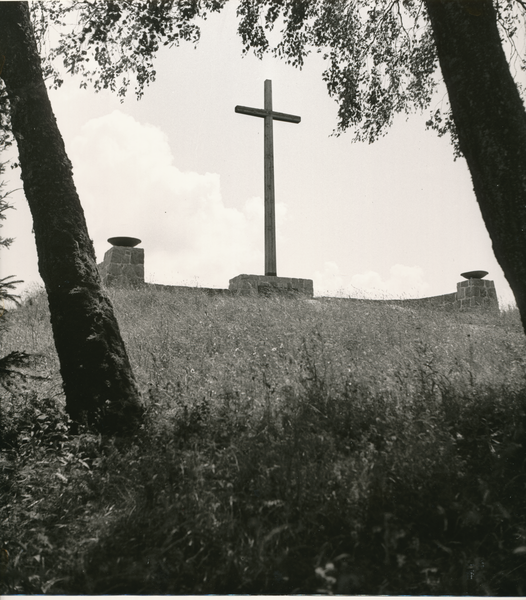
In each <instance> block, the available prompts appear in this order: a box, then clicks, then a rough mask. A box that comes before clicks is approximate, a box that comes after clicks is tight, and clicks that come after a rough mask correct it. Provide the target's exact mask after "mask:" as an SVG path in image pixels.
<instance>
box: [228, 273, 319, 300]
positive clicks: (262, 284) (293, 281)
mask: <svg viewBox="0 0 526 600" xmlns="http://www.w3.org/2000/svg"><path fill="white" fill-rule="evenodd" d="M228 289H229V290H230V292H233V293H238V294H243V295H250V294H261V295H272V294H279V295H285V296H308V297H309V298H312V296H313V294H314V286H313V283H312V279H297V278H294V277H274V276H272V275H238V276H237V277H234V278H233V279H231V280H230V282H229V286H228Z"/></svg>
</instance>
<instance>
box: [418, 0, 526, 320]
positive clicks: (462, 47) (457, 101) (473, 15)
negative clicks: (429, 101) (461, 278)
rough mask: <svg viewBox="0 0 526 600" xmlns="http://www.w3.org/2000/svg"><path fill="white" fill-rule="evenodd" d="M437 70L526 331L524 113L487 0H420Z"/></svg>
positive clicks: (487, 226)
mask: <svg viewBox="0 0 526 600" xmlns="http://www.w3.org/2000/svg"><path fill="white" fill-rule="evenodd" d="M425 2H426V6H427V12H428V14H429V17H430V20H431V26H432V29H433V35H434V38H435V44H436V48H437V54H438V58H439V61H440V67H441V69H442V75H443V77H444V81H445V83H446V86H447V90H448V95H449V102H450V104H451V109H452V113H453V118H454V121H455V125H456V128H457V131H458V138H459V144H460V149H461V151H462V153H463V155H464V157H465V158H466V161H467V163H468V167H469V170H470V172H471V177H472V180H473V187H474V190H475V195H476V198H477V201H478V203H479V206H480V210H481V212H482V217H483V219H484V223H485V224H486V228H487V230H488V232H489V235H490V238H491V241H492V244H493V250H494V252H495V256H496V258H497V260H498V262H499V264H500V266H501V267H502V270H503V271H504V274H505V276H506V279H507V280H508V282H509V284H510V286H511V289H512V290H513V293H514V294H515V299H516V301H517V305H518V307H519V311H520V314H521V319H522V324H523V327H524V329H525V331H526V112H525V109H524V105H523V102H522V100H521V98H520V95H519V92H518V89H517V86H516V84H515V82H514V81H513V78H512V76H511V73H510V69H509V65H508V61H507V60H506V56H505V54H504V50H503V47H502V41H501V39H500V36H499V32H498V29H497V17H496V13H495V9H494V7H493V4H492V2H491V0H425Z"/></svg>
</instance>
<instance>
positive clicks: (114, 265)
mask: <svg viewBox="0 0 526 600" xmlns="http://www.w3.org/2000/svg"><path fill="white" fill-rule="evenodd" d="M99 271H100V276H101V278H102V281H103V283H104V284H105V285H140V284H143V283H144V250H143V248H130V247H128V246H112V247H111V248H110V249H109V250H108V251H107V252H106V254H105V255H104V260H103V262H102V263H101V264H100V265H99Z"/></svg>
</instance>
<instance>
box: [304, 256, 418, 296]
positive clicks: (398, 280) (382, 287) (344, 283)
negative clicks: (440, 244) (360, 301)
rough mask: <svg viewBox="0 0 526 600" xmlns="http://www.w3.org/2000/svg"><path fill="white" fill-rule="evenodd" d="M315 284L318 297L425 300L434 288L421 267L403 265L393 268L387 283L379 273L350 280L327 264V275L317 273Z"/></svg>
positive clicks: (325, 273)
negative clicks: (431, 288) (425, 277)
mask: <svg viewBox="0 0 526 600" xmlns="http://www.w3.org/2000/svg"><path fill="white" fill-rule="evenodd" d="M314 283H315V287H316V294H317V295H332V296H350V297H355V298H421V297H423V296H425V295H426V294H429V289H430V285H429V284H428V283H427V282H426V281H425V279H424V272H423V270H422V269H421V268H420V267H417V266H415V267H408V266H406V265H400V264H397V265H394V266H392V267H391V268H390V270H389V277H388V278H387V279H385V280H384V279H382V277H381V275H380V274H379V273H377V272H376V271H366V272H365V273H359V274H356V275H353V276H352V277H350V278H347V277H345V276H343V275H342V274H341V273H340V268H339V267H338V265H337V264H336V263H334V262H326V263H325V264H324V268H323V272H319V271H317V272H316V273H315V276H314Z"/></svg>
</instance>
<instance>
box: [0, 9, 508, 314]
mask: <svg viewBox="0 0 526 600" xmlns="http://www.w3.org/2000/svg"><path fill="white" fill-rule="evenodd" d="M235 29H236V19H235V12H234V11H233V10H230V11H227V12H224V13H222V14H220V15H212V16H211V17H210V18H209V19H208V21H207V22H206V23H205V24H204V26H203V29H202V37H201V41H200V43H199V45H198V47H197V49H195V48H194V47H193V46H192V45H190V44H186V45H183V46H181V47H180V48H173V49H170V50H164V51H163V52H162V53H161V55H160V56H159V59H158V61H157V64H156V70H157V81H156V82H155V83H154V84H152V85H151V86H150V88H149V89H147V91H146V93H145V95H144V97H143V99H142V100H140V101H137V100H135V98H134V97H133V95H130V97H129V98H128V99H127V100H126V101H125V102H124V103H122V104H121V103H120V102H119V100H118V99H117V98H116V97H115V96H112V95H111V94H109V93H100V94H95V93H94V92H91V91H86V90H81V89H79V85H78V84H79V82H78V81H75V80H72V79H66V83H65V85H64V86H63V87H62V88H61V89H60V90H58V91H52V92H50V97H51V102H52V105H53V108H54V111H55V114H56V117H57V121H58V124H59V127H60V130H61V132H62V135H63V137H64V140H65V143H66V149H67V152H68V154H69V157H70V159H71V160H72V162H73V165H74V177H75V182H76V185H77V189H78V191H79V194H80V198H81V202H82V204H83V207H84V210H85V214H86V219H87V223H88V229H89V232H90V235H91V238H92V239H93V241H94V244H95V250H96V253H97V259H98V261H99V262H100V261H101V260H102V258H103V256H104V253H105V252H106V251H107V250H108V249H109V247H110V245H109V244H108V242H107V238H109V237H112V236H117V235H128V236H133V237H138V238H140V239H141V240H142V244H141V247H143V248H144V249H145V270H146V280H147V281H151V282H157V283H165V284H174V285H177V284H181V285H199V286H202V287H218V288H226V287H228V281H229V279H231V278H232V277H235V276H236V275H239V274H241V273H255V274H263V270H264V256H263V243H264V242H263V121H262V120H261V119H257V118H254V117H249V116H246V115H241V114H236V113H235V112H234V107H235V106H236V105H237V104H241V105H245V106H253V107H261V108H262V106H263V82H264V80H265V79H271V80H272V87H273V103H274V110H277V111H280V112H288V113H292V114H296V115H300V116H301V119H302V120H301V123H300V124H299V125H295V124H291V123H281V122H275V123H274V154H275V180H276V202H277V206H276V213H277V265H278V275H281V276H288V277H305V278H310V279H313V280H314V290H315V294H316V295H326V294H330V295H349V296H360V297H423V296H431V295H437V294H445V293H449V292H453V291H455V289H456V283H457V282H458V281H460V280H461V277H460V273H461V272H464V271H468V270H473V269H484V270H486V271H489V277H488V278H489V279H493V280H494V281H495V284H496V287H497V293H498V294H499V297H500V299H501V302H502V303H504V304H509V303H510V302H512V294H511V291H510V289H509V286H508V285H507V282H506V280H505V278H504V275H503V273H502V271H501V269H500V267H499V266H498V263H497V262H496V259H495V257H494V255H493V252H492V248H491V242H490V239H489V236H488V234H487V231H486V228H485V226H484V223H483V221H482V218H481V215H480V211H479V208H478V205H477V202H476V200H475V196H474V193H473V189H472V184H471V179H470V176H469V172H468V170H467V167H466V165H465V162H464V160H463V159H461V160H458V161H456V162H455V161H454V160H453V152H452V148H451V146H450V144H449V142H448V140H447V139H439V138H438V137H437V136H436V134H435V133H433V132H430V131H426V130H425V125H424V123H425V120H426V115H423V116H420V115H415V116H413V117H411V118H409V120H407V121H406V120H405V118H400V119H398V120H397V121H396V122H395V124H394V126H393V127H392V129H391V130H390V132H389V134H388V135H387V136H386V137H384V138H382V139H381V140H380V141H379V142H377V143H375V144H373V145H367V144H358V143H352V137H353V136H352V132H349V133H347V134H344V135H342V136H340V137H335V136H333V135H331V134H332V132H333V130H334V128H335V126H336V111H337V106H336V104H335V103H334V101H332V100H331V99H330V98H329V97H328V95H327V91H326V88H325V85H324V83H323V82H322V80H321V72H322V68H323V63H322V60H321V58H320V57H319V56H317V55H314V56H312V57H311V58H310V60H308V61H307V65H306V67H305V68H304V69H303V70H302V71H298V70H296V69H294V68H293V67H289V66H287V65H285V64H284V63H282V62H280V61H278V60H277V59H273V58H271V57H267V58H266V59H264V60H263V61H260V60H258V59H256V58H254V57H252V56H247V57H245V58H243V57H242V52H241V42H240V40H239V38H238V37H237V35H236V33H235ZM437 102H440V99H439V100H438V101H437ZM10 176H11V181H10V184H11V185H10V187H20V185H21V184H20V182H19V181H18V180H17V178H16V172H13V173H11V174H10ZM12 200H13V203H14V204H15V207H16V211H10V212H9V214H8V219H7V221H6V222H5V226H4V229H3V235H4V236H11V237H15V238H16V241H15V243H14V244H13V246H12V247H11V249H9V250H7V251H6V250H1V251H0V276H2V277H5V276H7V275H16V277H17V279H23V280H24V281H25V284H24V286H25V287H27V286H30V285H31V284H33V282H38V281H39V276H38V270H37V259H36V250H35V245H34V239H33V234H32V231H31V228H32V226H31V218H30V214H29V210H28V208H27V205H26V201H25V199H24V196H23V194H22V192H21V191H18V192H16V193H15V194H14V195H13V197H12Z"/></svg>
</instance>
